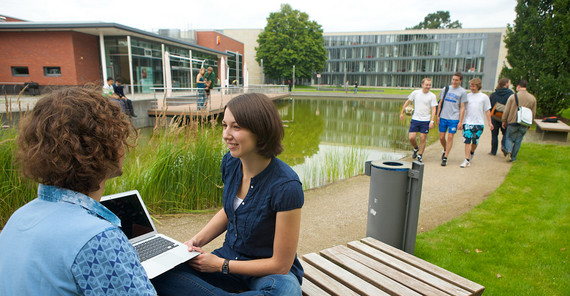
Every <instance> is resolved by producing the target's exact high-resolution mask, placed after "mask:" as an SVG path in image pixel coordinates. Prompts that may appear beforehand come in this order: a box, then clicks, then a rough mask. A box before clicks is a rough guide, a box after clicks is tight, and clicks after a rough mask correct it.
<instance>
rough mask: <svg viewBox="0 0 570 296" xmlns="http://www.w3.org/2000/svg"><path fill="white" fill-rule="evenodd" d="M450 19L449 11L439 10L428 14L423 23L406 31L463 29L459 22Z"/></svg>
mask: <svg viewBox="0 0 570 296" xmlns="http://www.w3.org/2000/svg"><path fill="white" fill-rule="evenodd" d="M450 18H451V17H450V16H449V11H443V10H438V11H436V12H433V13H430V14H428V15H427V16H426V17H425V18H424V21H423V22H420V23H419V24H417V25H415V26H413V27H411V28H406V30H415V29H455V28H461V23H460V22H459V21H458V20H456V21H454V22H451V20H450Z"/></svg>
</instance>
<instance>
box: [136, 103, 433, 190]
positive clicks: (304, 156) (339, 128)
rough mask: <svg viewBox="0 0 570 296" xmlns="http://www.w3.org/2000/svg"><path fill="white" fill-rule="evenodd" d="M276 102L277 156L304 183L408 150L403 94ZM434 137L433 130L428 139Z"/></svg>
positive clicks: (145, 134)
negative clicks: (281, 131)
mask: <svg viewBox="0 0 570 296" xmlns="http://www.w3.org/2000/svg"><path fill="white" fill-rule="evenodd" d="M275 104H276V106H277V108H278V110H279V113H280V115H281V117H282V119H283V121H284V124H285V137H284V139H283V146H284V151H283V153H281V154H280V155H279V156H278V157H279V158H280V159H281V160H283V161H284V162H286V163H287V164H289V165H290V166H291V167H292V168H293V169H294V170H295V172H297V174H298V175H299V177H300V179H301V182H302V183H303V189H310V188H315V187H319V186H322V185H326V184H328V183H332V182H334V181H337V180H342V179H346V178H350V177H353V176H356V175H359V174H363V173H364V166H365V162H366V161H368V160H396V159H400V158H402V157H404V156H406V155H407V154H409V153H410V152H411V147H410V144H409V142H408V128H409V124H410V120H411V117H409V116H406V117H405V119H404V120H402V121H400V116H399V114H400V110H401V108H402V106H403V104H404V100H388V99H346V98H343V99H340V98H332V97H295V98H285V99H280V100H277V101H275ZM219 120H220V122H221V119H219ZM151 134H152V128H145V129H143V130H142V131H141V138H140V139H139V145H140V144H141V143H145V142H147V141H148V138H149V137H150V135H151ZM220 140H221V131H220ZM435 140H437V132H434V131H432V132H430V134H429V137H428V143H432V142H434V141H435ZM143 145H144V144H143Z"/></svg>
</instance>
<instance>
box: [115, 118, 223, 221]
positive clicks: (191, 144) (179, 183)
mask: <svg viewBox="0 0 570 296" xmlns="http://www.w3.org/2000/svg"><path fill="white" fill-rule="evenodd" d="M220 135H221V130H220V128H219V127H217V126H216V124H215V123H211V124H210V123H204V122H197V121H191V122H187V123H186V124H183V125H180V122H173V123H171V124H170V125H169V126H167V127H158V126H157V127H155V129H154V131H153V134H152V136H151V139H150V140H149V143H148V144H147V145H138V146H137V147H136V148H135V149H133V150H131V151H129V153H128V157H127V158H126V159H125V163H124V165H123V167H124V169H123V171H124V173H123V176H121V177H119V178H116V179H113V180H110V181H108V182H107V186H106V188H105V193H106V194H110V193H115V192H121V191H127V190H132V189H138V190H139V192H140V193H141V196H142V197H143V199H144V200H145V204H146V205H147V207H148V208H149V210H150V211H151V212H153V213H180V212H188V211H193V210H203V209H208V208H213V207H218V206H219V205H220V204H221V200H222V187H223V186H222V183H221V172H220V165H221V159H222V157H223V154H224V153H225V151H226V150H225V147H224V146H223V145H222V141H221V139H220Z"/></svg>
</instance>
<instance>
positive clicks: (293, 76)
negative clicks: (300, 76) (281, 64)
mask: <svg viewBox="0 0 570 296" xmlns="http://www.w3.org/2000/svg"><path fill="white" fill-rule="evenodd" d="M293 89H295V65H293Z"/></svg>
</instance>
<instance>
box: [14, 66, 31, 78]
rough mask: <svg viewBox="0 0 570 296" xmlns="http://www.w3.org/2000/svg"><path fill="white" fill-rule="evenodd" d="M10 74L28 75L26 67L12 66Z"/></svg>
mask: <svg viewBox="0 0 570 296" xmlns="http://www.w3.org/2000/svg"><path fill="white" fill-rule="evenodd" d="M12 76H30V71H29V70H28V67H12Z"/></svg>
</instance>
